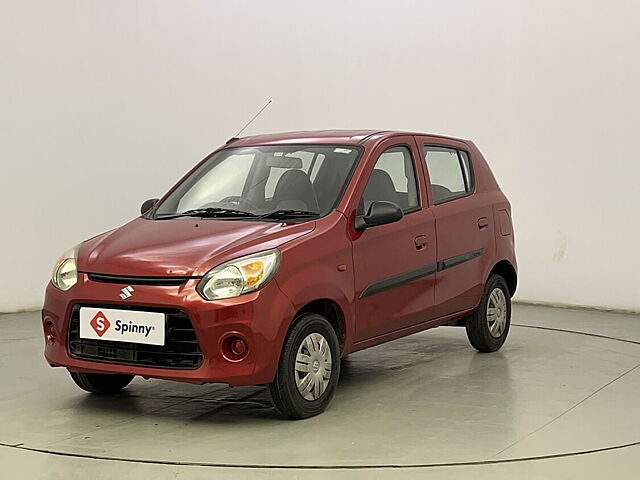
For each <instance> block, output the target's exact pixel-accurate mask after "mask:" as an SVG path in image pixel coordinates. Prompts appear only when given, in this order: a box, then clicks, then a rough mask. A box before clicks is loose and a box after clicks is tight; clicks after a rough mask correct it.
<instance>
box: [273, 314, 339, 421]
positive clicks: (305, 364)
mask: <svg viewBox="0 0 640 480" xmlns="http://www.w3.org/2000/svg"><path fill="white" fill-rule="evenodd" d="M339 376H340V344H339V343H338V337H337V335H336V332H335V330H334V329H333V327H332V326H331V324H330V323H329V322H328V321H327V319H326V318H324V317H323V316H322V315H318V314H315V313H307V314H303V315H302V316H301V317H299V318H297V319H296V320H294V325H293V327H292V328H291V330H290V331H289V333H288V335H287V339H286V340H285V342H284V346H283V347H282V354H281V356H280V362H279V363H278V371H277V373H276V378H275V379H274V381H273V383H270V384H269V392H270V393H271V399H272V401H273V404H274V405H275V407H276V408H277V409H278V411H279V412H280V413H281V414H282V415H283V416H285V417H287V418H295V419H300V418H308V417H312V416H314V415H318V414H319V413H322V412H323V411H324V409H325V408H327V405H328V404H329V402H330V401H331V398H332V397H333V395H334V393H335V390H336V385H337V383H338V377H339Z"/></svg>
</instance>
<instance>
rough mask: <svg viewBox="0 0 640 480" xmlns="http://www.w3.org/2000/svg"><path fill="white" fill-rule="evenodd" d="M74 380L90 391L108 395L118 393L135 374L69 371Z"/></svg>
mask: <svg viewBox="0 0 640 480" xmlns="http://www.w3.org/2000/svg"><path fill="white" fill-rule="evenodd" d="M69 373H70V375H71V378H72V379H73V381H74V382H75V383H76V385H78V386H79V387H80V388H82V389H83V390H86V391H87V392H90V393H97V394H103V395H108V394H112V393H118V392H120V391H121V390H122V389H123V388H125V387H126V386H127V385H129V383H131V381H132V380H133V378H134V376H133V375H126V374H110V373H79V372H69Z"/></svg>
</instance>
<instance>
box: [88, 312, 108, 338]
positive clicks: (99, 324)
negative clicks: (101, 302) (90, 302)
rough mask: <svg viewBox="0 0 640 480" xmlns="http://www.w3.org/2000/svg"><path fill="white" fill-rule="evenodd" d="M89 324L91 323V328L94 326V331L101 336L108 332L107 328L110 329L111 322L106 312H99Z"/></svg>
mask: <svg viewBox="0 0 640 480" xmlns="http://www.w3.org/2000/svg"><path fill="white" fill-rule="evenodd" d="M89 325H91V328H93V331H94V332H96V333H97V334H98V336H99V337H102V336H103V335H104V334H105V333H107V330H109V327H110V326H111V322H109V320H108V319H107V317H106V316H105V315H104V313H102V312H98V313H96V315H95V317H93V318H92V319H91V321H90V322H89Z"/></svg>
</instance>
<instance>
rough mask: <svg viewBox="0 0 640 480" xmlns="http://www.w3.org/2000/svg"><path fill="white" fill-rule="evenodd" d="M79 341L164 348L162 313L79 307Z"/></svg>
mask: <svg viewBox="0 0 640 480" xmlns="http://www.w3.org/2000/svg"><path fill="white" fill-rule="evenodd" d="M80 338H91V339H94V340H111V341H114V342H131V343H146V344H150V345H164V313H158V312H139V311H134V310H117V309H112V308H90V307H81V308H80Z"/></svg>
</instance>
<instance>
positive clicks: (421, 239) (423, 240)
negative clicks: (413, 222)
mask: <svg viewBox="0 0 640 480" xmlns="http://www.w3.org/2000/svg"><path fill="white" fill-rule="evenodd" d="M413 242H414V243H415V245H416V249H418V250H422V249H423V248H424V247H425V245H426V244H427V236H426V235H418V236H417V237H416V238H415V239H414V240H413Z"/></svg>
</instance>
